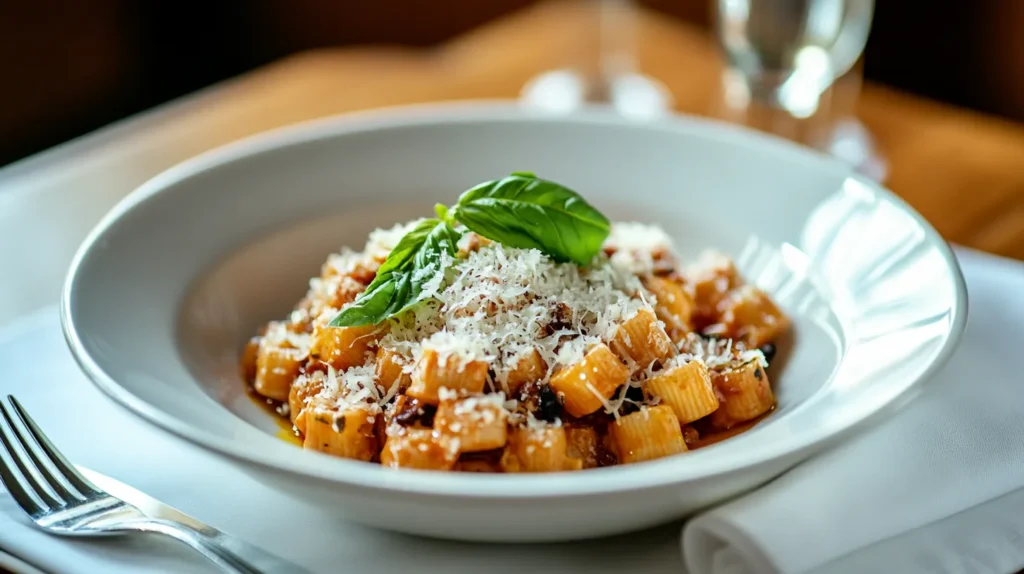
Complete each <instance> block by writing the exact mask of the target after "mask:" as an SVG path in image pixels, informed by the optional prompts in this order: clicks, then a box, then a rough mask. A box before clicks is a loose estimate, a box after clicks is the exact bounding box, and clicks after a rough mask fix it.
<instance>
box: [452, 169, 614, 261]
mask: <svg viewBox="0 0 1024 574" xmlns="http://www.w3.org/2000/svg"><path fill="white" fill-rule="evenodd" d="M453 216H454V218H455V219H457V220H458V221H459V222H461V223H462V224H463V225H465V226H466V227H468V228H469V229H471V230H472V231H475V232H476V233H479V234H480V235H483V236H484V237H486V238H488V239H491V240H494V241H497V242H499V243H503V244H505V245H508V246H509V247H520V248H534V249H540V250H541V251H544V252H545V253H547V254H548V255H550V256H551V257H552V258H554V259H555V260H556V261H562V262H566V261H573V262H575V263H577V264H578V265H587V264H588V263H590V262H591V260H592V259H593V258H594V256H595V255H597V253H598V251H600V249H601V244H602V243H604V240H605V239H606V238H607V237H608V233H609V231H610V224H609V223H608V219H607V218H605V216H604V215H602V214H601V212H599V211H598V210H596V209H594V208H593V207H592V206H591V205H590V204H588V203H587V202H586V201H584V200H583V198H582V197H580V195H579V194H578V193H576V192H575V191H573V190H571V189H569V188H567V187H565V186H562V185H559V184H557V183H555V182H553V181H547V180H544V179H540V178H538V177H536V176H534V175H533V174H532V173H527V172H519V173H513V174H512V175H509V176H508V177H506V178H503V179H499V180H495V181H488V182H485V183H482V184H480V185H478V186H476V187H474V188H472V189H470V190H469V191H467V192H465V193H463V194H462V196H461V197H460V198H459V203H458V204H457V205H456V206H455V208H454V210H453Z"/></svg>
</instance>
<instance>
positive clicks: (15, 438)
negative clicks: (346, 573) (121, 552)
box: [0, 395, 305, 574]
mask: <svg viewBox="0 0 1024 574" xmlns="http://www.w3.org/2000/svg"><path fill="white" fill-rule="evenodd" d="M7 399H8V400H9V401H10V404H11V407H10V408H8V407H7V405H5V404H3V402H0V414H2V415H3V419H4V420H6V422H7V427H8V428H9V429H10V430H6V429H5V427H4V424H3V421H0V443H2V446H3V448H0V481H2V482H3V484H4V486H5V487H6V488H7V491H8V492H10V493H11V496H12V497H13V498H14V500H15V502H17V503H18V506H20V507H21V508H22V510H24V511H25V513H26V514H28V516H29V518H31V519H32V521H33V522H34V523H35V524H36V525H37V526H39V527H40V528H42V529H43V530H45V531H47V532H49V533H51V534H57V535H61V536H110V535H116V534H128V533H133V532H136V533H137V532H147V533H155V534H163V535H165V536H169V537H171V538H173V539H174V540H177V541H178V542H181V543H183V544H186V545H188V546H189V547H191V548H192V549H194V550H196V551H198V552H199V553H200V554H202V555H203V556H205V557H206V558H208V559H209V560H210V561H212V562H213V563H214V564H216V565H217V566H219V567H220V568H221V569H223V570H224V571H226V572H235V573H240V574H260V573H261V572H262V571H261V570H260V569H259V568H257V566H255V565H254V563H255V564H259V565H260V566H261V567H263V568H267V569H268V570H273V571H274V572H305V570H303V569H302V568H300V567H298V566H296V565H294V564H291V563H288V562H285V561H284V560H282V559H280V558H278V557H276V556H273V555H271V554H269V553H267V552H264V551H263V550H260V549H258V548H255V547H254V546H252V545H249V544H248V543H245V542H242V541H241V540H238V539H234V538H232V537H230V536H228V535H227V534H224V533H222V532H220V531H218V530H216V529H214V528H211V527H209V526H206V525H202V527H201V528H193V527H191V526H188V525H185V524H182V523H179V522H174V521H171V520H164V519H159V518H151V517H149V516H147V515H146V514H145V513H143V512H142V511H141V510H140V509H139V508H138V507H136V506H134V505H131V504H129V503H127V502H125V501H123V500H121V499H120V498H117V497H115V496H113V495H111V494H109V493H107V492H105V491H103V490H101V489H99V488H97V487H96V486H95V485H94V484H93V483H92V482H90V481H89V480H88V479H86V478H85V477H84V476H83V475H82V474H81V473H79V472H78V470H77V469H76V468H75V467H74V465H72V464H71V463H70V462H68V460H67V459H66V458H64V455H62V454H61V453H60V451H59V450H57V447H55V446H54V445H53V443H51V442H50V440H49V439H48V438H46V435H45V434H43V431H42V430H41V429H40V428H39V425H37V424H36V423H35V421H33V420H32V417H30V416H29V415H28V412H27V411H26V410H25V409H24V407H22V406H21V404H20V403H19V402H18V401H17V399H15V398H14V397H13V396H10V395H8V397H7ZM11 410H13V411H14V412H15V413H17V419H18V421H16V420H15V416H13V415H12V414H11ZM18 422H20V423H21V424H18ZM4 452H6V453H7V455H8V457H9V459H10V461H8V460H6V459H5V458H4V456H3V454H4ZM12 463H13V465H12ZM243 556H245V557H243Z"/></svg>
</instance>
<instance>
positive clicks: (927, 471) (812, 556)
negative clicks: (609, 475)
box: [683, 250, 1024, 574]
mask: <svg viewBox="0 0 1024 574" xmlns="http://www.w3.org/2000/svg"><path fill="white" fill-rule="evenodd" d="M958 256H959V259H960V262H961V265H962V267H963V270H964V274H965V275H966V277H967V286H968V291H969V293H970V311H969V320H968V326H967V333H966V335H965V337H964V339H963V342H962V344H961V346H960V348H959V350H958V351H957V352H956V354H955V355H954V357H953V359H952V360H951V361H950V363H949V364H948V365H947V367H946V368H945V369H944V370H943V371H942V372H941V373H940V374H939V375H938V376H937V377H936V379H935V380H933V381H930V382H929V383H927V385H928V386H927V389H926V391H925V393H924V395H923V396H921V397H920V398H919V399H918V400H916V401H914V402H913V403H911V404H910V405H909V406H908V407H907V408H906V410H905V411H903V412H901V413H900V414H899V415H898V416H896V417H894V418H893V419H891V420H889V421H887V422H885V423H883V424H881V425H880V426H878V427H877V428H875V429H872V430H871V431H870V432H868V433H867V434H864V435H862V436H859V437H857V438H855V439H854V440H852V441H849V442H847V443H845V444H843V445H842V446H840V447H839V448H836V449H834V450H831V451H829V452H826V453H824V454H822V455H820V456H817V457H815V458H813V459H811V460H809V461H807V462H805V463H804V464H802V465H800V466H798V467H797V468H795V469H793V470H792V471H790V472H788V473H786V474H785V475H783V476H782V477H781V478H779V479H777V480H775V481H774V482H772V483H770V484H768V485H767V486H765V487H763V488H761V489H759V490H757V491H755V492H753V493H751V494H748V495H746V496H742V497H739V498H738V499H736V500H734V501H732V502H730V503H728V504H725V505H723V506H719V507H717V508H714V509H712V510H711V511H709V512H707V513H705V514H703V515H701V516H698V517H696V518H695V519H693V520H692V521H690V522H689V523H688V524H687V525H686V527H685V529H684V530H683V547H684V555H685V560H686V564H687V566H688V567H689V569H690V571H691V572H693V573H694V574H705V573H707V574H747V573H751V574H753V573H762V572H786V573H797V572H827V573H830V574H835V573H846V572H849V573H861V572H900V573H907V574H913V573H915V572H929V573H932V572H951V573H952V572H964V573H972V574H981V573H988V572H991V573H993V574H1007V573H1009V572H1014V571H1016V570H1017V569H1020V568H1022V567H1024V374H1022V373H1024V362H1022V361H1021V359H1022V358H1024V334H1022V333H1024V265H1022V264H1020V263H1017V262H1013V261H1009V260H1005V259H999V258H996V257H992V256H989V255H983V254H980V253H977V252H972V251H967V250H960V251H959V252H958Z"/></svg>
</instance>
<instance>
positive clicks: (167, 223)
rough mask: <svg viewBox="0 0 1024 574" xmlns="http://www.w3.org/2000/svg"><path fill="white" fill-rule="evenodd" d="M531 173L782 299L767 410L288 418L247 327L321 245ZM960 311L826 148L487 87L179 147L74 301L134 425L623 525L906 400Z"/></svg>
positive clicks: (534, 527) (388, 482)
mask: <svg viewBox="0 0 1024 574" xmlns="http://www.w3.org/2000/svg"><path fill="white" fill-rule="evenodd" d="M519 170H530V171H533V172H536V173H538V174H539V175H541V176H542V177H546V178H548V179H552V180H555V181H558V182H561V183H563V184H565V185H567V186H569V187H571V188H573V189H575V190H577V191H579V192H580V193H581V194H583V195H584V196H585V197H586V198H587V199H588V200H589V201H590V202H591V203H592V204H594V205H595V206H596V207H598V208H599V209H601V210H602V211H603V212H604V213H606V214H608V215H609V217H610V218H611V219H613V220H635V221H642V222H650V223H657V224H659V225H661V226H662V227H664V228H665V229H666V230H667V231H668V232H669V233H670V234H671V235H673V236H674V238H675V240H676V242H677V245H678V246H679V247H680V248H681V251H682V255H684V256H692V255H694V254H696V253H697V252H698V251H700V250H703V249H704V248H708V247H714V248H718V249H720V250H722V251H724V252H726V253H727V254H731V255H733V256H734V257H735V258H736V259H737V263H738V266H739V268H740V271H741V272H742V273H743V274H744V275H745V276H746V277H747V278H748V279H749V280H751V281H753V282H755V283H756V284H758V285H759V286H761V287H763V288H764V289H766V290H768V291H769V292H770V293H771V294H772V295H773V297H774V298H775V299H776V300H777V301H778V302H779V303H780V305H781V306H782V308H783V309H784V310H785V311H786V312H787V313H788V314H789V315H790V316H791V317H793V319H794V336H793V337H792V341H791V342H790V344H788V345H787V346H786V348H784V350H783V351H784V359H783V360H781V361H780V364H779V365H777V366H773V369H774V371H773V379H774V380H773V386H774V388H775V391H776V396H777V400H778V407H777V409H776V411H775V412H773V413H772V414H771V415H770V416H769V417H767V418H766V419H765V420H764V421H762V422H761V423H759V424H758V425H756V426H755V427H754V428H752V429H751V430H749V431H747V432H744V433H742V434H740V435H738V436H736V437H733V438H730V439H728V440H725V441H722V442H720V443H717V444H715V445H712V446H709V447H706V448H703V449H699V450H696V451H693V452H690V453H687V454H684V455H680V456H674V457H668V458H663V459H659V460H656V461H651V462H644V463H638V464H632V465H623V466H618V467H610V468H600V469H594V470H587V471H582V472H563V473H546V474H534V475H519V474H509V475H486V474H462V473H443V472H429V471H415V470H389V469H385V468H381V467H379V466H377V465H373V464H369V463H363V462H358V461H352V460H344V459H340V458H334V457H330V456H326V455H322V454H319V453H314V452H307V451H304V450H302V449H300V448H297V447H295V446H294V445H292V444H289V443H287V442H285V441H283V440H280V439H279V438H278V437H276V436H275V435H276V434H278V433H279V432H280V428H281V427H280V426H279V423H277V422H276V421H275V420H274V419H273V418H272V417H271V415H269V414H268V413H266V412H265V411H264V410H262V409H261V408H259V407H258V405H256V404H255V403H254V402H252V401H251V400H250V399H249V398H248V397H247V395H246V393H245V391H244V383H243V382H242V380H241V378H240V376H239V374H238V366H237V365H238V358H239V353H240V350H241V348H242V345H243V343H244V342H245V340H246V339H247V338H248V337H249V336H250V335H251V334H252V333H254V332H255V331H256V329H257V328H258V326H259V325H261V324H263V323H265V322H266V321H268V320H270V319H273V318H277V317H281V316H283V315H284V314H285V313H286V312H287V311H288V310H289V309H290V308H291V306H292V305H293V304H294V303H295V301H297V300H298V299H299V298H300V297H301V296H302V294H303V293H304V291H305V289H306V287H307V282H308V278H309V277H311V276H313V275H316V274H317V273H318V270H319V265H320V264H321V263H322V261H323V260H324V258H325V257H326V255H327V254H328V253H330V252H333V251H337V249H338V248H339V247H340V246H342V245H352V246H355V247H358V246H360V245H362V243H363V242H364V240H365V237H366V234H367V233H368V232H369V231H371V230H372V229H374V228H377V227H383V226H390V225H392V224H393V223H395V222H398V221H406V220H408V219H411V218H413V217H415V216H420V215H426V214H429V213H431V206H432V205H433V204H434V203H435V202H446V203H452V202H453V201H454V200H455V198H456V197H457V196H458V194H459V193H461V192H462V191H464V190H465V189H467V188H469V187H471V186H472V185H474V184H476V183H478V182H481V181H485V180H488V179H493V178H495V177H500V176H503V175H505V174H507V173H509V172H511V171H519ZM966 315H967V299H966V291H965V287H964V282H963V278H962V276H961V274H960V271H959V269H958V267H957V263H956V261H955V259H954V257H953V255H952V253H951V251H950V249H949V248H948V246H947V245H946V243H945V242H943V240H942V239H941V238H940V237H939V235H938V234H937V233H936V232H935V231H934V230H933V229H932V228H931V227H930V226H929V225H928V223H927V222H926V221H925V220H924V219H922V218H921V216H920V215H918V214H917V213H915V212H914V211H912V210H911V209H910V208H909V207H907V206H906V205H905V204H904V203H903V202H902V201H900V200H899V199H898V198H896V197H895V196H893V195H892V194H891V193H890V192H888V191H886V190H884V189H882V188H881V187H879V186H878V185H876V184H875V183H872V182H871V181H868V180H866V179H863V178H861V177H859V176H857V175H855V174H853V173H851V172H850V171H849V170H848V169H847V168H846V167H845V166H843V165H842V164H840V163H838V162H835V161H832V160H830V159H827V158H825V157H823V156H820V155H817V154H815V153H812V152H810V151H807V150H805V149H802V148H799V147H797V146H794V145H791V144H788V143H786V142H782V141H779V140H776V139H773V138H770V137H766V136H762V135H759V134H756V133H752V132H749V131H745V130H742V129H738V128H734V127H729V126H724V125H719V124H717V123H712V122H707V121H702V120H696V119H690V118H682V117H679V118H672V119H665V120H659V121H658V122H657V123H634V122H631V121H629V120H626V119H621V118H618V117H615V116H613V115H610V114H607V113H605V112H602V111H586V112H582V113H579V114H575V115H572V116H558V117H552V116H543V115H536V114H533V113H530V112H525V111H522V110H520V109H518V108H516V107H514V106H511V105H505V104H486V103H485V104H460V105H444V106H427V107H415V108H409V109H401V110H390V111H385V112H375V113H370V114H361V115H357V116H346V117H338V118H333V119H326V120H322V121H316V122H312V123H308V124H305V125H300V126H297V127H292V128H287V129H284V130H279V131H275V132H272V133H268V134H265V135H261V136H258V137H255V138H251V139H248V140H245V141H242V142H239V143H236V144H233V145H230V146H228V147H226V148H223V149H220V150H216V151H213V152H210V153H207V154H204V155H202V156H200V157H198V158H195V159H193V160H190V161H188V162H186V163H184V164H182V165H179V166H177V167H174V168H172V169H170V170H168V171H167V172H165V173H163V174H161V175H159V176H157V177H156V178H154V179H152V180H151V181H149V182H148V183H146V184H145V185H143V186H142V187H140V188H139V189H137V190H136V191H135V192H133V193H132V194H131V195H129V196H128V197H127V198H125V199H124V201H122V202H121V203H120V204H119V205H118V206H117V207H116V208H115V209H114V210H113V211H112V212H111V213H110V214H109V215H108V216H107V217H106V218H104V219H103V221H102V222H101V223H100V224H99V225H98V226H97V227H96V229H95V230H93V232H92V233H91V234H90V235H89V237H88V239H87V240H86V241H85V243H84V244H83V245H82V247H81V249H80V250H79V252H78V254H77V256H76V257H75V259H74V263H73V264H72V267H71V270H70V274H69V277H68V280H67V283H66V285H65V290H64V294H63V300H62V319H63V323H64V329H65V332H66V336H67V340H68V344H69V345H70V347H71V350H72V351H73V353H74V355H75V356H76V358H77V360H78V361H79V363H80V364H81V366H82V368H83V369H84V370H85V372H86V373H87V374H88V376H89V377H90V378H91V379H92V380H93V381H94V382H95V383H96V384H97V385H98V386H99V387H100V388H101V389H102V390H103V391H104V392H106V393H107V394H108V395H110V396H111V397H112V398H113V399H115V400H116V401H118V402H120V403H121V404H123V405H124V406H126V407H127V408H129V409H130V410H132V411H134V412H135V413H136V414H138V415H139V416H140V417H142V418H144V419H146V420H147V421H150V422H151V423H153V424H156V425H158V426H160V427H163V428H164V429H167V430H169V431H171V432H173V433H175V434H177V435H178V436H180V437H182V438H184V439H186V440H188V441H191V442H193V443H195V444H197V445H200V446H202V447H204V448H206V449H209V450H210V451H212V452H215V453H218V454H220V455H223V456H225V457H228V458H230V459H232V460H234V461H236V462H237V463H239V464H242V465H244V466H246V467H247V468H248V469H249V470H250V471H251V472H252V474H253V475H254V476H257V477H259V478H261V479H263V480H265V481H266V482H267V483H270V484H272V485H273V486H275V487H276V488H279V489H280V490H282V491H285V492H287V493H288V494H290V495H294V496H296V497H302V498H307V499H310V500H313V501H315V502H316V504H317V505H318V506H320V507H322V508H330V509H334V510H335V511H336V512H337V514H338V516H339V517H342V518H344V519H346V520H351V521H356V522H360V523H364V524H368V525H374V526H378V527H383V528H387V529H393V530H398V531H404V532H408V533H415V534H424V535H430V536H438V537H446V538H458V539H467V540H492V541H534V540H563V539H573V538H584V537H593V536H600V535H606V534H612V533H617V532H623V531H628V530H634V529H638V528H642V527H646V526H650V525H654V524H658V523H663V522H666V521H670V520H673V519H676V518H679V517H682V516H685V515H687V514H688V513H692V512H693V511H695V510H697V509H699V508H701V507H705V506H707V505H710V504H713V503H715V502H718V501H720V500H722V499H724V498H726V497H730V496H733V495H736V494H738V493H740V492H743V491H745V490H749V489H751V488H753V487H756V486H757V485H760V484H762V483H764V482H765V481H767V480H769V479H771V478H773V477H775V476H777V475H778V474H780V473H781V472H783V471H784V470H786V469H787V468H789V467H791V466H793V465H794V464H796V463H797V462H799V461H800V460H802V459H804V458H806V457H808V456H810V455H812V454H813V453H814V452H816V451H818V450H820V449H822V448H824V447H826V446H828V445H829V444H832V443H833V442H834V441H836V440H838V439H840V438H842V437H846V436H848V435H849V434H850V433H851V432H853V431H855V430H856V429H861V428H864V427H866V426H870V425H875V424H877V423H878V422H879V421H880V420H881V419H882V418H883V417H886V416H889V415H891V414H892V413H893V412H895V411H896V410H897V409H898V408H899V407H900V406H902V405H904V404H905V403H906V402H907V401H908V400H910V399H911V398H912V397H914V396H915V395H916V394H917V393H918V392H919V391H920V389H921V387H922V383H923V382H924V381H926V380H927V379H928V378H929V376H930V375H931V374H932V373H934V372H935V371H936V369H938V368H939V367H940V366H941V364H942V363H943V362H944V361H945V360H946V359H947V358H948V357H949V355H950V353H951V352H952V351H953V349H954V347H955V346H956V343H957V341H958V339H959V336H960V334H961V332H962V330H963V328H964V324H965V321H966ZM203 488H225V489H227V488H230V485H213V484H204V485H203Z"/></svg>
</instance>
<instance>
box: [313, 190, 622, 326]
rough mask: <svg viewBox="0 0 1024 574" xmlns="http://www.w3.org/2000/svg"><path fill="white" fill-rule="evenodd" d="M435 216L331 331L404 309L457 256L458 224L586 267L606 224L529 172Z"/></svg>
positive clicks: (469, 194) (398, 249) (569, 193)
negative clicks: (446, 261)
mask: <svg viewBox="0 0 1024 574" xmlns="http://www.w3.org/2000/svg"><path fill="white" fill-rule="evenodd" d="M435 211H436V212H437V216H438V218H437V219H426V220H424V221H422V222H420V223H419V224H418V225H417V226H416V227H415V228H414V229H413V230H412V231H410V232H408V233H407V234H406V235H405V236H403V237H402V239H401V240H400V241H399V242H398V245H396V246H395V248H394V249H393V250H392V251H391V253H390V254H388V258H387V259H386V260H385V261H384V263H383V264H382V265H381V266H380V269H378V270H377V276H376V277H375V278H374V280H373V282H372V283H370V285H369V286H368V287H367V288H366V290H365V291H364V292H362V293H361V294H360V295H359V296H358V297H356V300H355V301H353V302H352V303H351V304H349V305H347V306H346V307H345V308H344V309H342V311H341V312H340V313H338V315H337V316H336V317H335V318H334V319H333V320H332V321H331V323H330V325H331V326H333V327H354V326H360V325H373V324H377V323H380V322H381V321H383V320H385V319H388V318H390V317H394V316H395V315H397V314H399V313H401V312H403V311H405V310H406V309H409V308H410V307H412V306H413V305H415V304H416V303H418V302H419V301H420V300H422V299H423V298H424V297H425V296H424V295H423V287H424V286H425V285H426V284H427V283H428V282H429V281H430V280H431V279H433V278H435V277H436V276H437V274H439V273H444V269H443V268H442V255H441V254H442V253H443V252H447V253H448V254H449V255H451V256H454V255H455V253H456V251H457V249H458V248H457V243H458V241H459V238H460V237H461V235H460V233H459V232H458V231H456V229H455V228H454V226H455V224H456V223H461V224H463V225H465V226H466V228H468V229H470V230H471V231H474V232H476V233H478V234H480V235H482V236H483V237H486V238H488V239H491V240H493V241H497V242H499V243H502V244H504V245H508V246H509V247H519V248H532V249H539V250H541V251H543V252H544V253H547V254H548V255H549V256H551V258H553V259H554V260H556V261H560V262H569V261H571V262H574V263H576V264H578V265H587V264H588V263H590V262H591V260H593V258H594V256H595V255H596V254H597V252H598V251H599V250H600V249H601V244H602V243H604V240H605V239H606V238H607V237H608V233H609V231H610V229H611V225H610V224H609V223H608V219H607V218H605V216H604V215H602V214H601V212H599V211H597V210H596V209H594V208H593V207H592V206H591V205H590V204H588V203H587V202H586V201H584V200H583V198H582V197H580V195H579V194H578V193H576V192H575V191H573V190H571V189H569V188H567V187H565V186H562V185H560V184H557V183H555V182H553V181H548V180H544V179H540V178H538V177H537V176H535V175H533V174H532V173H526V172H518V173H513V174H511V175H509V176H508V177H505V178H502V179H498V180H494V181H488V182H484V183H481V184H480V185H477V186H476V187H474V188H472V189H470V190H468V191H466V192H465V193H463V194H462V196H460V197H459V201H458V203H456V204H455V205H454V206H453V207H451V208H450V209H449V208H446V207H445V206H443V205H438V206H436V207H435Z"/></svg>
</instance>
